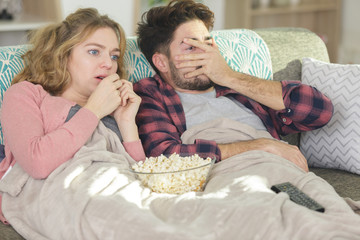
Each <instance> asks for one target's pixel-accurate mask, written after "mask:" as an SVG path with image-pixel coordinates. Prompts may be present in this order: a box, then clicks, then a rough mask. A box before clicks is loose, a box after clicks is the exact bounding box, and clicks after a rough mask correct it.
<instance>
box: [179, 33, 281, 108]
mask: <svg viewBox="0 0 360 240" xmlns="http://www.w3.org/2000/svg"><path fill="white" fill-rule="evenodd" d="M184 42H185V43H187V44H189V45H192V46H194V47H197V48H200V49H202V50H203V51H202V53H195V54H184V55H178V56H175V60H176V61H177V64H176V67H177V68H184V67H199V66H201V68H197V69H196V70H195V71H193V72H190V73H188V74H186V75H185V77H188V78H190V77H194V76H198V75H201V74H204V75H206V76H208V77H209V78H210V79H211V80H212V81H213V82H214V83H216V84H217V85H220V86H224V87H228V88H231V89H233V90H235V91H237V92H238V93H240V94H242V95H244V96H246V97H248V98H251V99H253V100H255V101H256V102H258V103H261V104H263V105H264V106H267V107H269V108H271V109H274V110H282V109H284V108H285V105H284V102H283V97H282V86H281V83H279V82H277V81H268V80H264V79H260V78H258V77H255V76H251V75H248V74H244V73H240V72H236V71H234V70H232V69H231V68H230V67H229V65H228V64H227V63H226V61H225V59H224V57H223V56H222V55H221V54H220V51H219V49H218V48H217V46H216V44H215V41H214V40H213V44H212V45H211V46H210V45H208V44H206V43H202V42H199V41H197V40H193V39H188V38H185V39H184Z"/></svg>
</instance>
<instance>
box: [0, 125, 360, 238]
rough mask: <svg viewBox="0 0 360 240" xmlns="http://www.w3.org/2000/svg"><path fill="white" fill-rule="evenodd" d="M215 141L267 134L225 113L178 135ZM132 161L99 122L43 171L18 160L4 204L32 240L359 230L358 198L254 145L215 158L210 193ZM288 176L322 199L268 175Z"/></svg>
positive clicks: (350, 233)
mask: <svg viewBox="0 0 360 240" xmlns="http://www.w3.org/2000/svg"><path fill="white" fill-rule="evenodd" d="M182 137H183V140H184V141H185V142H192V141H193V139H196V138H203V139H213V140H216V141H218V142H226V141H229V140H231V141H236V140H246V139H252V138H257V137H270V136H269V135H268V134H267V133H265V132H258V131H256V130H254V129H252V128H251V127H248V126H246V125H242V124H237V123H236V122H232V121H230V122H229V120H224V119H219V120H217V121H214V122H210V123H207V124H204V125H201V126H196V127H194V128H192V129H190V130H188V131H187V132H185V133H184V135H183V136H182ZM132 163H133V160H132V159H131V158H130V157H129V155H128V154H127V153H126V152H125V150H124V148H123V147H122V145H121V143H120V141H119V140H118V138H117V137H116V135H115V134H114V133H112V132H111V131H110V130H108V129H107V128H106V127H104V126H103V125H102V124H101V123H100V124H99V126H98V128H97V129H96V131H95V132H94V134H93V136H92V138H91V139H89V141H88V142H87V143H86V145H85V146H84V147H83V148H81V149H80V150H79V152H78V153H77V154H76V155H75V156H74V158H73V159H71V160H69V161H68V162H66V163H64V164H63V165H61V166H60V167H59V168H57V169H56V170H55V171H54V172H53V173H51V175H50V176H49V177H48V178H47V179H44V180H34V179H32V178H31V177H29V176H28V175H27V174H26V173H25V172H24V171H23V170H22V169H21V168H20V167H19V166H18V165H17V164H16V165H15V166H14V168H13V169H12V170H11V171H10V173H9V174H8V175H7V176H6V177H5V179H3V180H2V181H1V182H0V191H2V192H3V206H2V207H3V211H4V214H5V217H6V218H7V219H8V220H9V222H10V223H11V224H12V226H13V227H14V228H15V229H16V230H17V231H18V232H19V233H20V234H21V235H23V236H24V237H25V238H26V239H37V240H39V239H86V240H89V239H181V240H183V239H190V240H192V239H221V240H223V239H231V240H233V239H277V240H278V239H358V238H359V236H360V227H359V226H360V216H359V215H358V214H356V213H355V212H354V211H356V210H359V205H360V204H359V203H357V202H353V201H351V200H349V199H347V200H344V199H343V198H341V197H339V196H338V195H337V194H336V192H335V191H334V189H333V188H332V187H331V186H330V185H329V184H328V183H327V182H326V181H324V180H323V179H321V178H319V177H317V176H315V175H314V174H312V173H305V172H304V171H303V170H301V169H300V168H298V167H297V166H295V165H294V164H292V163H290V162H289V161H287V160H285V159H283V158H281V157H278V156H276V155H273V154H269V153H266V152H262V151H250V152H246V153H244V154H239V155H236V156H234V157H231V158H228V159H226V160H224V161H222V162H220V163H217V164H216V165H215V166H214V168H213V170H212V172H211V175H210V180H209V182H208V184H207V186H206V188H205V190H204V192H200V193H195V192H189V193H186V194H182V195H171V194H157V193H152V192H151V191H150V190H149V189H147V188H145V187H143V186H142V185H141V184H140V182H139V181H138V180H137V179H136V177H135V176H134V175H133V174H132V173H131V172H130V171H128V169H129V165H130V164H132ZM285 181H290V182H292V183H293V184H295V185H296V186H298V187H299V188H300V189H302V190H303V191H304V192H306V193H307V194H308V195H310V196H311V197H313V198H314V199H316V200H317V201H318V202H319V203H321V204H322V205H323V206H324V207H325V208H326V211H325V213H319V212H315V211H312V210H309V209H307V208H305V207H302V206H299V205H297V204H295V203H293V202H292V201H290V200H289V197H288V196H287V195H286V194H284V193H280V194H275V193H274V192H272V191H271V190H270V186H271V185H272V184H276V183H281V182H285Z"/></svg>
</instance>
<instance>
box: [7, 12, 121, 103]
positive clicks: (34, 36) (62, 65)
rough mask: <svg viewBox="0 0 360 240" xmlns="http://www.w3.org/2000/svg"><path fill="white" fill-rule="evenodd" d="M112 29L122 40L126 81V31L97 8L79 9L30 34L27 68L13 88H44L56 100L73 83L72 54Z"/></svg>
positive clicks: (15, 79) (119, 68) (25, 60)
mask: <svg viewBox="0 0 360 240" xmlns="http://www.w3.org/2000/svg"><path fill="white" fill-rule="evenodd" d="M104 27H106V28H111V29H113V30H114V32H115V33H116V34H117V37H118V40H119V49H120V57H119V60H118V70H117V74H118V75H119V76H120V78H125V69H124V62H123V61H124V60H123V56H124V53H125V48H126V38H125V33H124V30H123V29H122V27H121V26H120V25H119V24H118V23H117V22H115V21H114V20H112V19H110V18H109V17H108V16H107V15H100V14H99V12H98V11H97V10H96V9H94V8H83V9H78V10H77V11H76V12H74V13H72V14H70V15H69V16H68V17H67V18H66V19H65V20H64V21H62V22H60V23H58V24H51V25H48V26H46V27H44V28H41V29H39V30H35V31H33V32H30V34H29V44H30V46H31V47H30V49H29V50H28V51H27V52H26V53H25V54H24V55H23V56H22V58H23V59H24V62H25V67H24V69H23V70H22V72H20V73H19V74H18V75H16V76H15V77H14V79H13V81H12V84H15V83H18V82H21V81H29V82H31V83H34V84H40V85H41V86H42V87H43V88H44V89H45V90H46V91H47V92H49V93H50V94H52V95H54V96H56V95H60V94H61V93H63V92H64V91H65V89H66V87H67V86H68V85H69V83H70V81H71V77H70V73H69V72H68V70H67V63H68V60H69V56H70V53H71V51H72V49H73V48H74V46H75V45H76V44H79V43H81V42H83V41H84V40H85V39H86V38H87V37H89V36H90V35H91V34H92V33H94V32H95V31H96V30H98V29H99V28H104Z"/></svg>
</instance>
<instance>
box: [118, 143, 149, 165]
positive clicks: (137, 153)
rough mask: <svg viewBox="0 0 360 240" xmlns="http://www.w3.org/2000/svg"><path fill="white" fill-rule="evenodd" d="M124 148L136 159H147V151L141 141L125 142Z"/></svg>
mask: <svg viewBox="0 0 360 240" xmlns="http://www.w3.org/2000/svg"><path fill="white" fill-rule="evenodd" d="M123 145H124V148H125V150H126V152H127V153H128V154H129V155H130V156H131V157H132V158H133V159H134V160H135V161H144V160H145V158H146V157H145V152H144V148H143V146H142V144H141V141H140V140H138V141H133V142H123Z"/></svg>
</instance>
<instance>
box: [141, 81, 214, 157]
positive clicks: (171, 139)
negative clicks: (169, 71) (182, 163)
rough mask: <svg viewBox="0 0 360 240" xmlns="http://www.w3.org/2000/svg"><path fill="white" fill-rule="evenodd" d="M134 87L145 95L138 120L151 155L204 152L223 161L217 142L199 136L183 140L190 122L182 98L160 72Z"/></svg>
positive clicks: (145, 144)
mask: <svg viewBox="0 0 360 240" xmlns="http://www.w3.org/2000/svg"><path fill="white" fill-rule="evenodd" d="M134 90H135V92H136V93H137V94H138V95H139V96H140V97H141V98H142V101H141V105H140V108H139V112H138V114H137V117H136V121H137V125H138V127H139V135H140V139H141V141H142V143H143V146H144V149H145V153H146V155H147V156H158V155H160V154H171V153H174V152H176V153H190V154H195V153H198V154H202V153H204V154H214V155H215V156H216V160H217V161H219V160H220V156H221V154H220V149H219V148H218V146H217V144H216V142H214V141H208V140H203V139H198V140H195V142H194V143H193V144H183V143H182V141H181V138H180V137H181V135H182V133H183V132H184V131H185V130H186V122H185V114H184V111H183V108H182V104H181V101H180V98H179V97H178V95H177V94H176V92H175V91H174V90H173V89H172V88H171V87H170V86H169V85H168V84H166V83H164V82H163V81H161V80H160V78H159V76H158V75H156V76H155V77H154V78H146V79H142V80H141V81H139V82H137V83H136V84H134Z"/></svg>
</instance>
